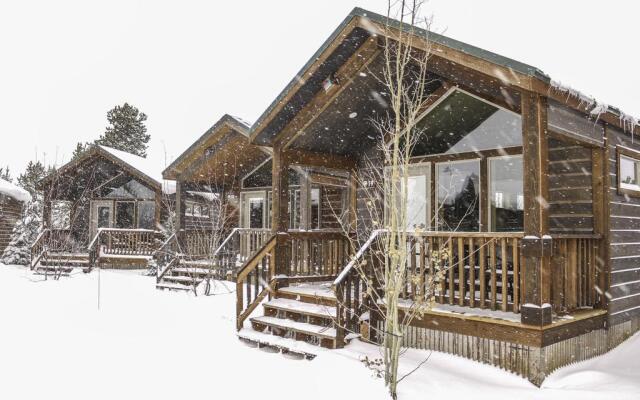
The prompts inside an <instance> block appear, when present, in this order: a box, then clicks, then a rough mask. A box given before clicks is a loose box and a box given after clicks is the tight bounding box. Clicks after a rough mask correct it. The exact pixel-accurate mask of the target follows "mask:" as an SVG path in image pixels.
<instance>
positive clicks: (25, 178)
mask: <svg viewBox="0 0 640 400" xmlns="http://www.w3.org/2000/svg"><path fill="white" fill-rule="evenodd" d="M53 171H54V169H53V167H49V168H48V170H47V169H45V167H44V165H42V163H41V162H40V161H36V162H33V161H29V164H27V169H26V170H25V171H24V172H23V173H22V174H20V176H18V185H19V186H21V187H22V188H23V189H24V190H26V191H28V192H29V194H31V196H32V197H35V195H36V184H37V183H38V182H39V181H40V180H41V179H42V178H44V177H45V176H46V175H47V174H48V173H51V172H53Z"/></svg>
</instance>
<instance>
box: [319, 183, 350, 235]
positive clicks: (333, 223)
mask: <svg viewBox="0 0 640 400" xmlns="http://www.w3.org/2000/svg"><path fill="white" fill-rule="evenodd" d="M321 196H322V201H321V204H322V207H321V209H320V213H321V215H320V227H321V228H322V229H340V228H341V227H342V225H341V223H340V221H339V220H338V217H340V216H341V215H342V213H343V211H344V210H343V189H342V188H335V187H323V188H322V189H321Z"/></svg>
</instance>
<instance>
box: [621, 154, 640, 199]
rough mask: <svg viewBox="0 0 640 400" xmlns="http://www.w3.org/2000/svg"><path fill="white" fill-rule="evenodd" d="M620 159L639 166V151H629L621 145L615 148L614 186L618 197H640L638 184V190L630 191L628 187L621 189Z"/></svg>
mask: <svg viewBox="0 0 640 400" xmlns="http://www.w3.org/2000/svg"><path fill="white" fill-rule="evenodd" d="M622 157H625V158H627V159H631V160H632V161H633V162H635V163H637V164H640V151H636V150H633V149H630V148H628V147H624V146H621V145H618V146H616V184H617V189H618V194H619V195H622V196H624V195H626V196H630V197H640V184H639V185H638V189H637V190H636V189H631V188H628V187H622V174H621V170H622V168H621V167H622V160H621V159H622Z"/></svg>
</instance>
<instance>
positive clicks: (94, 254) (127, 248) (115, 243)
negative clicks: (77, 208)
mask: <svg viewBox="0 0 640 400" xmlns="http://www.w3.org/2000/svg"><path fill="white" fill-rule="evenodd" d="M158 235H159V233H158V232H156V231H153V230H150V229H117V228H100V229H98V232H97V233H96V235H95V236H94V237H93V239H92V240H91V241H90V242H89V245H88V246H87V249H88V251H89V265H90V266H91V267H94V266H95V263H96V261H97V260H98V258H100V257H104V256H107V257H118V256H130V257H131V256H143V257H148V256H153V255H154V253H155V251H156V249H157V241H156V238H157V236H158Z"/></svg>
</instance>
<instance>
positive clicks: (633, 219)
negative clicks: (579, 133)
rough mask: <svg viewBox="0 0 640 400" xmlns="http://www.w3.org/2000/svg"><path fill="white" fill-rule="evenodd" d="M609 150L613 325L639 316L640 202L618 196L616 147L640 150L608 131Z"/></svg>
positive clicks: (629, 140)
mask: <svg viewBox="0 0 640 400" xmlns="http://www.w3.org/2000/svg"><path fill="white" fill-rule="evenodd" d="M607 141H608V147H609V160H608V163H609V180H608V183H609V202H610V204H609V209H610V223H609V239H610V250H609V251H610V258H611V260H610V261H611V262H610V272H611V274H610V288H609V291H608V296H607V297H608V298H609V315H610V319H611V320H613V321H625V320H628V319H630V318H631V317H633V316H640V198H638V197H632V196H628V195H625V194H621V193H619V192H618V187H617V185H618V182H617V171H618V165H617V159H616V147H617V146H619V145H621V146H625V147H628V148H631V149H635V150H640V145H638V144H637V143H634V141H633V140H632V138H631V137H630V135H628V134H624V133H622V132H621V131H619V130H617V129H613V128H608V129H607Z"/></svg>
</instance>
